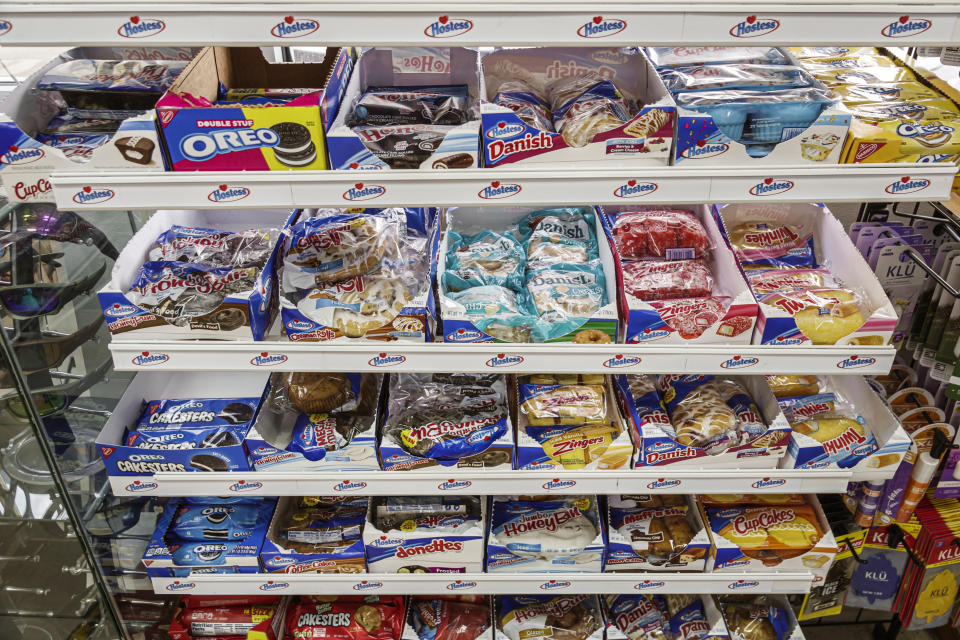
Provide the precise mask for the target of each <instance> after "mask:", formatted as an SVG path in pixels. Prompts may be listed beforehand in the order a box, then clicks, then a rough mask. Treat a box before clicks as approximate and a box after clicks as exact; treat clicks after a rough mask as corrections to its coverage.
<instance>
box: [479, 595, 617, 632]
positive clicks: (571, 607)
mask: <svg viewBox="0 0 960 640" xmlns="http://www.w3.org/2000/svg"><path fill="white" fill-rule="evenodd" d="M497 615H498V618H499V619H498V623H499V626H500V628H501V629H502V630H503V632H504V634H506V636H507V637H508V638H509V639H510V640H527V639H528V638H535V637H543V638H555V639H556V640H586V638H587V637H589V636H590V634H592V633H593V632H594V631H596V630H598V629H600V628H601V626H602V624H603V623H602V618H601V616H600V608H599V602H598V600H597V596H595V595H561V596H541V595H526V596H497Z"/></svg>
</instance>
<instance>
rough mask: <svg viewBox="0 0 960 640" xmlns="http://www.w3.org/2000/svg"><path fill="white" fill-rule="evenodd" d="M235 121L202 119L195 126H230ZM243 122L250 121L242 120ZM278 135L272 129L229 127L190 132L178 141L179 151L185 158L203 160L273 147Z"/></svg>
mask: <svg viewBox="0 0 960 640" xmlns="http://www.w3.org/2000/svg"><path fill="white" fill-rule="evenodd" d="M234 122H235V121H232V120H223V121H214V122H209V121H203V122H198V123H197V126H224V127H226V126H232V125H233V123H234ZM243 122H244V123H246V122H249V123H250V124H253V122H252V121H243ZM278 142H280V136H279V135H278V134H277V132H276V131H274V130H273V129H264V128H261V129H250V128H230V129H222V130H219V131H211V132H210V133H191V134H190V135H188V136H185V137H184V138H183V139H182V140H181V141H180V153H181V155H183V157H184V158H185V159H187V160H192V161H193V162H203V161H204V160H209V159H210V158H212V157H214V156H216V155H221V154H224V153H233V152H234V151H248V150H250V149H259V148H261V147H275V146H277V143H278Z"/></svg>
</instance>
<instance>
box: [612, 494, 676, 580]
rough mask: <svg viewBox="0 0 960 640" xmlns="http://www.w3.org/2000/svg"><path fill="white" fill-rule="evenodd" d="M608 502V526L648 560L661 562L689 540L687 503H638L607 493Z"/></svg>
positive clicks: (674, 554)
mask: <svg viewBox="0 0 960 640" xmlns="http://www.w3.org/2000/svg"><path fill="white" fill-rule="evenodd" d="M609 504H610V508H609V515H610V526H611V527H612V528H614V529H616V530H617V531H619V532H620V534H621V535H622V536H623V537H624V538H626V539H627V540H628V541H629V542H630V546H631V548H632V549H633V551H634V553H636V554H637V555H638V556H640V557H642V558H643V559H644V560H645V561H646V562H648V563H650V564H655V565H657V564H659V565H663V564H666V563H667V562H669V561H670V560H672V559H674V558H677V557H678V556H679V555H680V554H681V553H683V552H684V551H685V550H686V548H687V545H688V544H690V541H691V540H693V536H694V532H693V530H692V529H691V528H690V523H689V522H688V521H687V517H688V511H689V507H688V506H687V505H678V506H661V507H639V506H636V504H635V503H634V501H632V500H630V499H626V500H623V499H621V498H620V497H619V496H611V498H610V502H609Z"/></svg>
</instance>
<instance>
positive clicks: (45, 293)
mask: <svg viewBox="0 0 960 640" xmlns="http://www.w3.org/2000/svg"><path fill="white" fill-rule="evenodd" d="M106 270H107V263H106V262H104V263H103V264H101V265H100V268H99V269H97V270H96V271H94V272H93V273H91V274H90V275H88V276H86V277H84V278H81V279H80V280H77V281H75V282H66V283H40V284H17V285H10V286H0V306H2V307H4V308H5V309H6V310H7V312H8V313H9V314H10V315H11V316H13V317H14V318H16V319H18V320H30V319H33V318H37V317H40V316H45V315H47V314H51V313H57V312H58V311H60V309H62V308H63V306H64V305H65V304H67V303H68V302H70V301H71V300H73V299H74V298H76V297H77V296H79V295H81V294H86V293H90V291H91V290H92V289H93V287H94V286H96V284H97V282H98V281H99V280H100V277H101V276H102V275H103V274H104V272H105V271H106Z"/></svg>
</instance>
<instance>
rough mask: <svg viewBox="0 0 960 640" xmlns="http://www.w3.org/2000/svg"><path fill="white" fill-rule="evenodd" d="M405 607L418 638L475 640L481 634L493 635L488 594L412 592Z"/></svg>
mask: <svg viewBox="0 0 960 640" xmlns="http://www.w3.org/2000/svg"><path fill="white" fill-rule="evenodd" d="M408 610H409V613H408V624H409V625H410V626H412V627H413V630H414V632H415V633H416V637H417V638H419V639H420V640H477V639H478V638H480V637H481V636H482V635H483V636H485V637H487V638H492V636H493V634H492V632H491V630H490V621H491V608H490V598H489V596H469V595H454V596H451V595H447V596H414V597H413V598H411V599H410V603H409V607H408ZM404 637H407V636H404ZM411 640H412V639H411Z"/></svg>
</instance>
